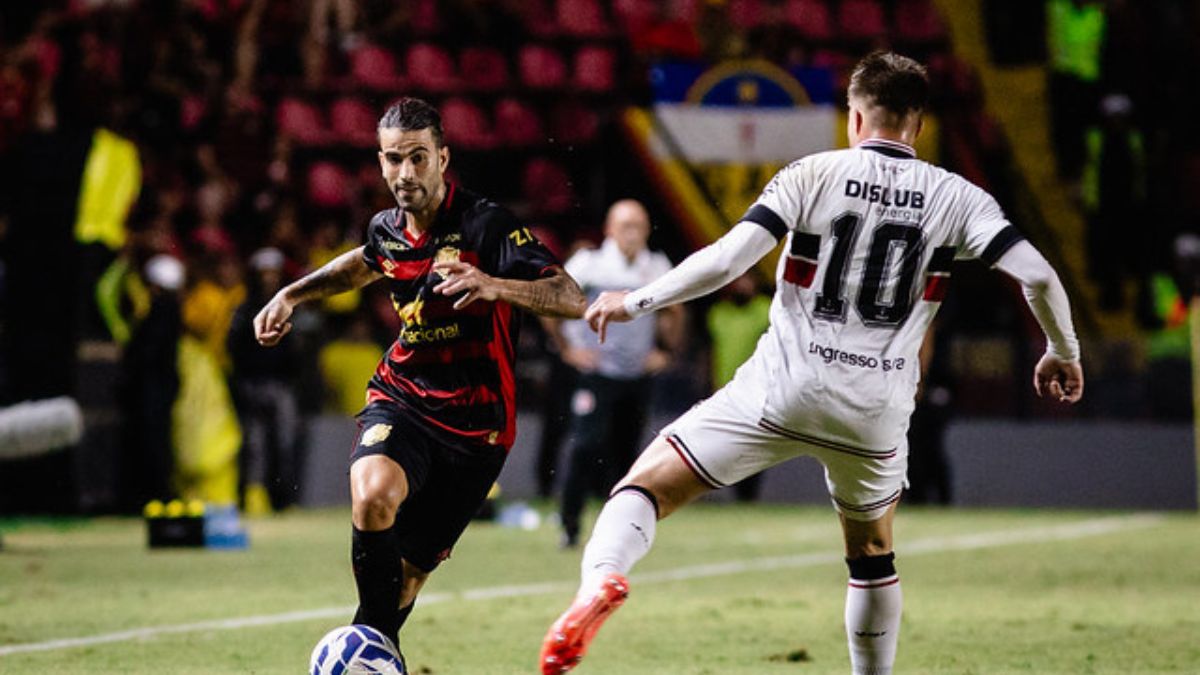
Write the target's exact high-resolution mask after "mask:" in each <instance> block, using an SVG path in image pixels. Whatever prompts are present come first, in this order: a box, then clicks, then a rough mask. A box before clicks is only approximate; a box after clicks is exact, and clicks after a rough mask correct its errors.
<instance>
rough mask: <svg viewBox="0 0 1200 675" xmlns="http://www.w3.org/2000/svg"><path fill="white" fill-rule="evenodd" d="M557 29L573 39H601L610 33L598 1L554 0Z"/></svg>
mask: <svg viewBox="0 0 1200 675" xmlns="http://www.w3.org/2000/svg"><path fill="white" fill-rule="evenodd" d="M554 8H555V17H556V20H557V23H558V27H559V29H560V30H561V31H562V32H563V33H565V34H566V35H571V36H575V37H601V36H604V35H608V34H609V33H611V29H610V28H609V26H608V20H607V19H606V18H605V16H604V8H603V7H601V6H600V1H599V0H556V2H555V5H554Z"/></svg>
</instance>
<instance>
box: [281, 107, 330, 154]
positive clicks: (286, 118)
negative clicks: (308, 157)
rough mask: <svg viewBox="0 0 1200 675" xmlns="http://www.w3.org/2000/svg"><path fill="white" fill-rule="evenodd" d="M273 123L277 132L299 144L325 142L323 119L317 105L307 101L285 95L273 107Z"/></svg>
mask: <svg viewBox="0 0 1200 675" xmlns="http://www.w3.org/2000/svg"><path fill="white" fill-rule="evenodd" d="M275 124H276V126H277V127H278V128H279V133H281V134H283V135H285V136H289V137H291V138H292V139H293V140H295V141H296V143H297V144H299V145H321V144H322V143H325V142H326V141H327V140H328V139H327V135H326V132H325V120H324V119H323V118H322V116H321V112H320V111H319V110H317V107H316V106H314V105H313V104H311V103H309V102H308V101H305V100H302V99H299V98H294V97H287V98H284V99H283V100H281V101H280V102H279V105H278V106H277V107H276V108H275Z"/></svg>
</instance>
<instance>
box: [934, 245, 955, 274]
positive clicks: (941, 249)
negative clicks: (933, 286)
mask: <svg viewBox="0 0 1200 675" xmlns="http://www.w3.org/2000/svg"><path fill="white" fill-rule="evenodd" d="M956 250H957V249H955V248H954V247H953V246H938V247H937V248H935V249H933V257H932V258H930V259H929V271H930V272H949V271H950V266H951V265H952V264H953V263H954V253H955V251H956Z"/></svg>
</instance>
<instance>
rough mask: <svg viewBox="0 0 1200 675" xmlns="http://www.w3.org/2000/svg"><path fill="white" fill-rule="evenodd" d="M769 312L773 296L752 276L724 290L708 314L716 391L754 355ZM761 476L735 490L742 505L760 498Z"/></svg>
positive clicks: (731, 283) (740, 279) (768, 318)
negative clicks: (742, 502) (744, 502)
mask: <svg viewBox="0 0 1200 675" xmlns="http://www.w3.org/2000/svg"><path fill="white" fill-rule="evenodd" d="M770 311H771V298H770V296H768V295H766V294H764V293H763V292H762V291H761V290H760V289H759V288H758V283H757V282H756V281H755V279H754V276H753V274H752V273H749V272H747V273H746V274H743V275H741V276H740V277H738V278H736V279H734V280H733V281H731V282H730V283H729V285H728V286H726V287H725V292H724V297H722V298H721V299H720V300H718V301H717V302H716V304H714V305H713V306H712V308H711V309H709V310H708V334H709V336H710V337H711V338H712V389H713V391H716V390H718V389H720V388H721V387H724V386H725V385H726V384H728V383H729V381H730V380H732V379H733V374H734V373H735V372H737V369H738V367H739V366H741V365H742V364H743V363H745V362H746V359H748V358H750V355H751V354H753V353H754V347H755V346H756V345H757V344H758V338H759V337H760V336H761V335H762V334H763V333H765V332H766V330H767V326H769V325H770V323H771V319H770ZM761 476H762V474H756V475H753V476H750V477H749V478H747V479H745V480H743V481H741V482H740V483H738V484H737V485H736V486H735V488H734V490H735V492H736V494H737V498H738V500H739V501H753V500H755V499H757V498H758V490H759V486H760V484H761V481H762V479H761Z"/></svg>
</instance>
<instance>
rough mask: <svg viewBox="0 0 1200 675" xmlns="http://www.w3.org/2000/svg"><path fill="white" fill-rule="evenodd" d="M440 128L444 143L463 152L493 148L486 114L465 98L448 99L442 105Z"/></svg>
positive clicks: (493, 137) (492, 137)
mask: <svg viewBox="0 0 1200 675" xmlns="http://www.w3.org/2000/svg"><path fill="white" fill-rule="evenodd" d="M441 112H442V126H443V127H444V128H445V130H446V143H447V144H449V145H452V146H454V147H457V148H462V149H464V150H487V149H490V148H493V147H495V145H496V138H495V136H494V135H493V134H492V130H491V125H490V124H489V122H488V118H487V114H485V113H484V112H483V109H482V108H480V107H479V106H478V105H476V104H475V103H473V102H471V101H469V100H467V99H465V98H458V97H455V98H449V99H446V100H445V101H444V102H443V103H442V109H441Z"/></svg>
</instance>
